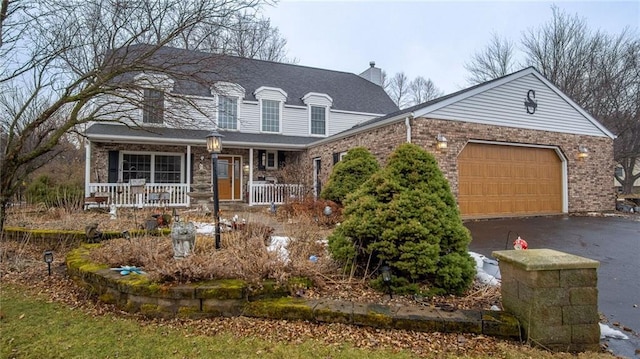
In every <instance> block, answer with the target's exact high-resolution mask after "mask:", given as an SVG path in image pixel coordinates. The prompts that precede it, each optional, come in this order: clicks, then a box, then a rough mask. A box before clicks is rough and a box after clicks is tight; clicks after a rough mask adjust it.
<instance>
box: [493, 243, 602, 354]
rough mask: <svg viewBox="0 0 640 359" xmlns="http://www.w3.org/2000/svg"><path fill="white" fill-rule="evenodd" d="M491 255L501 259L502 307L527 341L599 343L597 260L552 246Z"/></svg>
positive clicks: (583, 346)
mask: <svg viewBox="0 0 640 359" xmlns="http://www.w3.org/2000/svg"><path fill="white" fill-rule="evenodd" d="M493 256H494V257H495V258H497V259H498V261H499V265H500V274H501V276H502V288H501V292H502V305H503V307H504V310H505V311H507V312H510V313H512V314H514V315H515V316H516V317H517V318H518V320H519V321H520V323H521V324H522V329H523V330H524V334H525V338H526V339H527V341H528V342H530V343H531V344H533V345H538V346H542V347H545V348H548V349H550V350H553V351H567V352H582V351H598V350H599V349H600V326H599V324H598V322H599V316H598V288H597V281H598V280H597V273H596V269H597V268H598V266H599V264H600V262H598V261H595V260H592V259H588V258H583V257H579V256H576V255H572V254H568V253H563V252H559V251H555V250H552V249H528V250H507V251H496V252H493Z"/></svg>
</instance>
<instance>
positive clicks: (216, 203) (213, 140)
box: [207, 130, 222, 249]
mask: <svg viewBox="0 0 640 359" xmlns="http://www.w3.org/2000/svg"><path fill="white" fill-rule="evenodd" d="M221 138H222V135H221V134H219V133H218V131H216V130H213V131H211V133H209V135H208V136H207V151H209V153H211V157H212V165H211V172H212V174H213V219H214V224H215V228H214V230H213V231H214V234H215V238H216V249H220V214H219V212H220V199H219V195H218V154H219V153H220V152H222V140H221Z"/></svg>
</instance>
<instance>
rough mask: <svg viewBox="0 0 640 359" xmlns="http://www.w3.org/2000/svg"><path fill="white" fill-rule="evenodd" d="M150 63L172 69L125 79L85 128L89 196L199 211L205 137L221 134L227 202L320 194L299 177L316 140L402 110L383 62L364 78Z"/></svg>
mask: <svg viewBox="0 0 640 359" xmlns="http://www.w3.org/2000/svg"><path fill="white" fill-rule="evenodd" d="M138 46H145V45H138ZM131 51H133V50H131ZM149 61H150V62H154V61H155V62H154V63H160V62H162V65H163V68H164V69H165V70H166V71H163V72H162V73H159V72H155V73H154V72H133V73H127V74H125V75H122V76H120V77H118V78H116V79H115V80H114V87H116V89H117V91H112V92H109V93H108V94H105V95H103V96H101V97H100V98H98V99H97V100H96V101H95V107H96V108H97V109H98V110H97V111H98V114H99V117H100V118H101V122H96V123H94V124H92V125H91V126H90V127H89V128H87V129H86V131H85V134H86V138H87V139H88V144H87V146H86V167H85V192H86V196H87V197H88V198H93V199H95V198H97V197H99V198H108V201H109V203H114V204H116V205H117V206H130V207H133V206H138V207H140V206H143V207H144V206H157V205H160V204H162V205H167V206H190V205H192V203H193V199H192V198H191V197H190V196H189V195H188V194H189V192H192V191H193V189H194V188H193V184H194V174H195V173H196V172H197V171H198V170H199V169H201V168H202V169H203V170H205V171H207V173H208V174H209V176H208V178H210V177H211V168H212V161H211V155H210V154H209V153H208V152H207V150H206V136H207V135H208V134H209V133H210V132H211V131H212V130H214V129H216V130H218V131H219V132H220V133H221V134H222V135H223V136H224V137H222V141H223V150H222V153H221V154H220V155H219V156H218V166H217V170H218V178H219V181H218V184H219V185H218V189H219V196H220V200H221V201H246V202H248V203H249V204H252V205H253V204H271V203H281V202H284V201H285V200H286V199H287V198H290V197H292V196H300V195H302V194H303V193H302V191H304V190H310V189H311V188H312V187H310V186H302V185H303V184H305V183H306V178H310V171H300V168H302V167H301V166H303V165H304V163H302V162H303V160H304V159H306V156H305V152H306V150H307V146H308V145H309V144H310V143H312V142H314V141H317V140H318V139H323V138H328V137H330V136H332V135H334V134H336V133H339V132H342V131H345V130H347V129H349V128H352V127H353V126H355V125H357V124H359V123H363V122H366V121H369V120H371V119H373V118H377V117H380V116H383V115H385V114H387V113H390V112H394V111H397V110H398V108H397V106H396V105H395V104H394V103H393V101H391V99H390V98H389V97H388V96H387V94H386V93H385V92H384V90H383V89H382V87H381V86H380V84H381V82H380V81H381V70H380V69H379V68H376V67H375V66H374V64H370V67H369V68H367V69H366V70H365V71H364V72H363V73H362V76H359V75H356V74H352V73H346V72H339V71H331V70H324V69H318V68H311V67H305V66H298V65H293V64H284V63H276V62H269V61H261V60H253V59H246V58H239V57H233V56H225V55H217V54H208V53H202V52H196V51H188V50H182V49H176V48H170V47H163V48H160V50H159V51H158V52H157V53H156V54H155V55H154V58H153V59H151V60H149ZM376 82H377V83H376ZM134 85H135V86H134ZM118 91H120V92H118ZM125 94H126V95H125ZM133 123H137V124H141V126H131V125H132V124H133ZM305 177H306V178H305ZM210 183H211V181H210V180H209V184H210Z"/></svg>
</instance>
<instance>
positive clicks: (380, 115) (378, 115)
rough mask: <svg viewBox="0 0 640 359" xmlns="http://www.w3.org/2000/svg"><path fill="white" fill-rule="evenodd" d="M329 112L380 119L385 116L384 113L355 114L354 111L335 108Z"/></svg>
mask: <svg viewBox="0 0 640 359" xmlns="http://www.w3.org/2000/svg"><path fill="white" fill-rule="evenodd" d="M330 110H331V112H335V113H345V114H348V115H363V116H371V117H373V118H375V117H382V116H385V115H387V114H386V113H369V112H356V111H347V110H336V109H335V108H331V109H330Z"/></svg>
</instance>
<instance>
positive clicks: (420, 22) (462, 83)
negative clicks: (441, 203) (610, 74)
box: [264, 0, 640, 93]
mask: <svg viewBox="0 0 640 359" xmlns="http://www.w3.org/2000/svg"><path fill="white" fill-rule="evenodd" d="M552 4H554V2H546V1H527V2H523V1H495V2H482V1H427V0H422V1H404V2H396V1H390V0H388V1H355V0H351V1H341V2H338V1H301V0H299V1H287V0H284V1H282V0H281V1H280V2H279V3H278V4H277V5H275V6H274V7H271V8H266V9H265V11H264V13H265V16H267V17H269V18H270V19H271V22H272V25H274V26H277V27H278V28H279V29H280V32H281V34H282V36H284V37H285V38H286V39H287V50H288V56H289V57H295V58H297V59H298V60H299V61H298V64H299V65H304V66H312V67H319V68H325V69H331V70H338V71H346V72H353V73H356V74H358V73H360V72H362V71H364V70H365V69H366V68H367V67H368V66H369V61H375V62H376V66H377V67H380V68H382V69H383V70H384V71H386V72H387V74H388V75H389V76H393V74H395V73H396V72H400V71H404V72H405V74H406V75H407V76H408V77H409V78H410V79H413V78H414V77H416V76H423V77H425V78H431V79H432V80H433V82H434V83H435V84H436V86H438V87H439V88H440V89H442V90H443V91H445V93H450V92H453V91H457V90H460V89H462V88H465V87H468V84H467V81H466V71H465V69H464V63H465V61H468V60H469V59H470V58H471V56H472V55H473V54H474V52H475V51H477V50H479V49H482V48H484V47H485V46H486V44H487V43H488V42H489V40H490V38H491V34H492V33H497V34H499V35H501V36H505V37H507V38H509V39H512V40H513V41H514V42H516V43H518V42H519V40H520V38H521V35H522V33H523V32H524V31H526V30H527V29H529V28H536V27H538V26H539V25H541V24H543V23H546V22H548V21H549V20H550V19H551V17H552V11H551V6H552ZM555 4H556V5H557V6H558V7H559V8H560V9H563V10H565V11H566V12H568V13H569V14H578V15H579V16H580V17H583V18H585V19H586V20H587V22H588V24H589V26H590V28H591V29H593V30H595V29H601V30H604V31H606V32H609V33H614V34H618V33H620V32H621V31H622V30H623V29H624V28H625V27H630V28H631V29H632V30H633V31H635V33H636V34H638V36H640V30H639V28H640V0H633V1H559V2H555Z"/></svg>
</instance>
